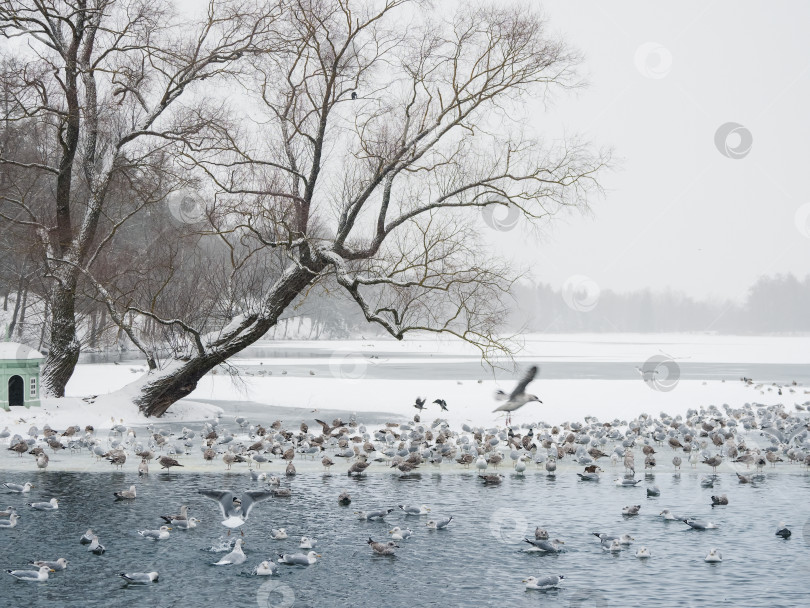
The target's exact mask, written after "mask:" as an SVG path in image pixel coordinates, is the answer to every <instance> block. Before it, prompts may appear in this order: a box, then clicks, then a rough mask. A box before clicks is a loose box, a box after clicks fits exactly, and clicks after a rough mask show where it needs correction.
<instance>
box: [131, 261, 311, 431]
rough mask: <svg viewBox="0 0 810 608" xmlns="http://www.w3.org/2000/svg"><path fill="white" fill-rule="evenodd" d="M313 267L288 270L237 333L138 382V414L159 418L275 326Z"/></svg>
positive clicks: (303, 286)
mask: <svg viewBox="0 0 810 608" xmlns="http://www.w3.org/2000/svg"><path fill="white" fill-rule="evenodd" d="M313 267H315V264H313V263H310V264H308V265H307V267H306V268H305V267H303V266H301V267H291V268H288V269H287V271H285V272H284V274H283V275H282V276H281V278H280V279H279V280H278V281H277V282H276V284H275V285H274V286H273V288H272V289H271V291H270V293H269V295H268V297H267V298H266V299H265V302H264V308H263V310H262V312H261V314H260V315H257V316H256V317H254V318H251V319H248V320H246V321H247V323H246V324H244V326H243V327H242V328H241V330H240V331H238V332H236V333H234V334H233V335H228V334H225V335H224V336H223V337H220V338H219V339H218V340H213V341H212V343H211V344H210V345H209V348H208V349H207V350H206V351H205V352H204V353H197V354H195V355H193V356H192V357H190V358H189V359H188V360H185V361H177V362H175V363H174V364H173V365H172V366H171V367H169V368H167V369H164V370H155V371H152V372H150V373H149V374H147V376H146V379H145V381H144V379H140V380H139V381H138V384H140V387H139V388H140V390H139V395H138V396H137V397H136V398H135V403H136V405H137V406H138V408H139V409H140V411H141V412H142V413H143V414H144V415H146V416H156V417H160V416H162V415H163V414H164V413H165V412H166V410H168V409H169V407H170V406H171V405H172V404H173V403H175V402H176V401H178V400H179V399H182V398H183V397H186V396H187V395H189V394H190V393H191V392H192V391H193V390H194V389H195V388H197V383H198V382H199V381H200V379H201V378H202V377H203V376H205V374H207V373H208V372H209V371H211V370H212V369H214V368H215V367H216V366H217V365H219V364H220V363H223V362H224V361H226V360H227V359H228V358H229V357H231V356H232V355H234V354H236V353H238V352H239V351H241V350H243V349H244V348H246V347H248V346H250V345H251V344H253V343H254V342H256V341H257V340H259V339H261V338H262V337H263V336H264V335H265V334H266V333H267V332H268V331H269V330H270V329H271V328H272V327H274V326H275V324H276V323H277V322H278V318H279V316H280V315H281V313H282V312H284V309H286V308H287V306H289V305H290V304H291V303H292V302H293V300H295V298H296V297H297V296H298V294H300V293H301V292H302V291H303V290H304V288H305V287H306V286H307V285H309V284H310V283H311V282H312V281H313V280H314V279H315V278H316V277H317V276H318V271H319V270H320V268H313ZM124 390H126V389H124Z"/></svg>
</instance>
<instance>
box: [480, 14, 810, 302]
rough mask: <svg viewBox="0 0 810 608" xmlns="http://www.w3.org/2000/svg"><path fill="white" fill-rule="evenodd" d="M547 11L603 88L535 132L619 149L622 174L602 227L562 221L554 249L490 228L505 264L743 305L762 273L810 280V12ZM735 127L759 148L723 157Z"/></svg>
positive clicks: (560, 101)
mask: <svg viewBox="0 0 810 608" xmlns="http://www.w3.org/2000/svg"><path fill="white" fill-rule="evenodd" d="M536 5H537V6H542V8H543V10H544V12H545V13H546V15H547V16H548V18H549V21H550V25H551V27H552V29H553V30H555V31H558V32H560V33H562V34H564V35H565V37H566V39H567V40H568V41H570V43H572V44H573V45H574V46H576V47H578V48H579V49H580V50H581V51H582V52H583V53H584V54H585V64H584V66H583V67H584V70H585V72H586V73H587V75H588V79H589V81H590V86H589V87H588V88H587V89H585V90H583V91H580V92H578V93H577V94H575V95H573V96H571V95H566V96H560V95H558V96H557V99H556V103H555V105H554V107H552V108H550V109H549V110H547V111H546V113H545V114H544V115H542V116H541V117H539V118H538V119H537V123H536V126H537V127H538V128H540V129H542V130H545V131H547V132H554V129H555V127H556V126H558V125H562V126H563V127H564V128H565V131H566V132H567V133H573V132H579V133H582V134H584V135H586V136H587V138H588V139H590V140H592V141H594V142H595V143H597V144H601V145H608V146H612V147H614V148H615V153H616V156H617V157H619V159H620V166H619V167H618V169H617V170H616V171H614V172H612V173H611V174H609V175H607V176H606V178H605V179H604V180H603V183H604V185H605V186H606V187H607V188H608V192H607V193H606V196H605V197H604V198H603V199H602V200H596V201H595V202H594V204H593V205H592V212H593V213H592V214H591V215H590V216H587V217H582V216H581V215H573V216H570V217H567V218H565V219H563V220H562V221H558V222H556V224H555V225H554V227H553V228H552V229H551V230H550V231H549V232H548V233H547V234H545V235H544V236H543V238H542V241H541V242H539V243H538V242H533V243H529V242H521V241H522V240H523V239H521V238H519V237H518V238H515V237H516V236H517V234H516V232H517V231H518V230H519V228H516V229H515V231H513V232H507V233H503V234H500V233H497V232H494V231H493V233H492V238H493V239H494V240H495V242H496V243H497V244H498V245H499V246H501V247H503V251H504V252H505V253H507V254H509V255H514V256H516V258H517V261H520V262H522V263H523V264H530V265H531V266H532V269H533V275H534V278H535V279H536V280H538V281H541V282H545V283H550V284H551V285H553V286H554V287H555V288H559V287H560V286H561V285H563V284H564V282H565V281H566V279H567V278H568V277H569V276H571V275H585V276H587V277H590V278H591V279H593V281H595V282H596V284H597V285H599V286H600V288H602V289H608V288H609V289H613V290H618V291H624V290H632V289H639V288H643V287H647V286H649V287H652V288H655V289H660V288H664V287H667V286H671V287H673V288H675V289H678V290H681V291H683V292H685V293H687V294H688V295H691V296H695V297H700V298H704V297H713V296H717V297H722V298H733V299H735V300H738V301H739V300H741V299H742V298H743V297H744V295H745V292H746V290H747V288H748V287H749V286H750V285H751V284H752V283H754V282H755V281H756V279H757V277H758V276H760V275H762V274H774V273H785V272H793V273H794V274H796V275H798V276H800V277H803V276H804V275H806V274H808V273H810V218H808V219H806V224H800V225H797V223H796V214H797V211H798V210H799V209H800V208H801V207H802V206H803V205H810V192H809V191H808V190H809V189H810V187H809V186H808V179H807V168H808V161H810V118H808V109H809V108H810V39H808V36H807V35H806V32H803V31H802V29H803V28H805V27H806V24H807V23H810V4H807V3H799V2H767V3H765V2H750V1H747V2H739V1H736V0H735V1H733V2H732V1H729V0H726V1H720V2H704V1H700V2H671V3H657V2H656V3H652V2H611V3H607V2H601V1H594V0H588V1H583V0H577V1H574V2H571V1H568V0H565V1H563V0H557V1H553V2H544V3H539V2H538V3H536ZM647 43H654V44H649V45H647V46H642V45H645V44H647ZM656 45H660V46H656ZM640 47H641V50H639V49H640ZM661 47H663V50H661ZM645 49H649V52H647V53H646V54H645V52H644V51H645ZM637 52H638V57H637ZM670 57H671V61H670ZM642 72H644V73H645V74H646V75H647V76H646V77H645V75H643V74H642ZM649 76H651V77H649ZM537 107H538V111H539V110H540V109H542V106H541V105H540V103H539V102H538V104H537ZM538 114H539V112H538ZM728 122H736V123H739V124H741V125H743V127H745V128H747V129H748V130H749V131H750V133H751V136H752V138H753V144H752V146H751V148H750V151H749V152H748V154H747V155H745V156H744V157H742V158H738V159H732V158H727V157H725V156H723V155H722V154H721V153H720V152H719V151H718V149H717V148H716V147H715V132H716V131H717V129H718V128H719V127H720V126H721V125H723V124H725V123H728ZM737 137H738V135H735V134H732V135H730V137H729V138H728V140H727V144H728V145H729V146H730V147H731V148H735V147H737V146H738V145H739V143H740V140H739V139H737ZM803 209H804V211H805V214H804V216H807V215H810V206H808V207H804V208H803ZM799 215H800V216H801V212H799ZM802 226H804V228H803V229H804V231H805V235H803V234H802V233H801V232H800V227H802Z"/></svg>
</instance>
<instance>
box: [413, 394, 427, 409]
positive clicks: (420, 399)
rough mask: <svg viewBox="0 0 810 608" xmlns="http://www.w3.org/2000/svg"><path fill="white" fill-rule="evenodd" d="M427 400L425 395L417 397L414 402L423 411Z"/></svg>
mask: <svg viewBox="0 0 810 608" xmlns="http://www.w3.org/2000/svg"><path fill="white" fill-rule="evenodd" d="M425 401H426V399H425V398H424V397H417V398H416V403H414V404H413V406H414V407H415V408H416V409H418V410H419V411H420V412H421V411H422V410H423V409H425Z"/></svg>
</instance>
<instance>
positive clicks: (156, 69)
mask: <svg viewBox="0 0 810 608" xmlns="http://www.w3.org/2000/svg"><path fill="white" fill-rule="evenodd" d="M171 6H172V5H171V3H170V2H166V1H164V0H0V35H2V36H3V37H5V38H6V39H8V42H9V44H8V45H7V49H8V50H6V51H4V55H5V56H4V58H3V59H4V60H5V63H6V69H5V70H4V71H3V82H2V91H3V94H4V99H3V108H4V111H5V116H4V119H5V121H6V122H9V121H11V122H16V123H25V124H26V125H28V126H29V128H30V129H32V130H34V131H35V132H36V141H37V149H36V154H34V155H33V157H31V155H30V154H29V155H28V156H20V155H18V154H17V150H16V149H14V148H4V149H3V150H2V152H0V167H2V168H14V169H15V170H16V171H17V172H18V173H19V171H23V172H24V173H25V176H24V178H23V177H19V176H18V179H16V181H15V182H14V183H7V184H5V185H4V188H3V192H2V196H0V218H2V219H4V220H6V221H9V222H14V223H15V224H17V225H22V226H27V227H29V228H31V229H33V230H34V231H35V233H36V234H37V237H38V239H39V242H40V246H41V248H42V250H43V252H44V255H43V258H44V259H46V261H47V262H46V264H45V272H46V275H47V276H48V277H49V278H50V279H51V287H50V294H49V298H48V301H49V304H50V316H51V319H50V321H51V322H50V339H49V350H48V357H47V359H46V362H45V366H44V369H43V386H44V388H45V389H46V392H47V393H48V394H50V395H52V396H62V395H64V390H65V385H66V383H67V381H68V380H69V378H70V376H71V374H72V373H73V369H74V367H75V364H76V361H77V360H78V356H79V352H80V342H79V340H78V338H77V320H76V314H77V311H76V305H77V302H76V299H77V293H78V292H79V289H80V286H79V280H80V277H82V276H83V275H85V274H87V273H89V272H92V271H93V270H94V268H93V267H94V264H95V263H96V262H98V260H100V259H101V258H102V257H103V252H104V250H105V247H106V246H107V245H108V244H109V243H110V241H111V237H112V235H114V234H115V233H116V231H117V230H118V229H119V228H120V227H121V225H122V224H123V223H124V222H125V221H126V220H127V219H129V218H130V217H132V216H133V215H134V214H135V213H137V212H138V210H139V209H140V208H142V207H144V206H145V205H148V204H150V203H153V202H155V200H159V197H160V196H162V195H165V189H163V190H162V191H161V190H160V189H157V190H156V191H155V192H153V193H152V194H153V195H156V196H158V198H154V197H153V196H151V195H148V196H146V197H142V198H140V199H137V198H135V199H133V198H130V199H129V201H130V202H131V201H132V200H137V201H138V202H137V203H135V204H134V207H133V206H132V205H130V206H127V205H123V204H117V203H118V202H120V201H112V200H111V197H110V191H111V184H113V182H114V181H115V179H117V178H120V179H133V178H140V182H141V183H148V182H149V181H150V179H151V180H152V181H155V180H158V181H159V180H160V177H159V174H160V173H161V171H162V170H163V166H162V164H161V162H160V161H161V158H160V155H161V153H162V152H163V150H164V149H165V148H166V147H168V146H172V145H175V143H176V142H178V141H182V142H184V143H185V144H186V145H187V149H191V148H193V147H195V146H197V145H199V138H200V137H203V136H202V135H201V133H202V132H203V131H204V130H205V129H206V128H207V126H208V125H209V123H210V122H212V121H214V120H215V119H216V118H217V115H218V108H217V107H216V104H212V103H210V102H209V101H208V100H207V99H206V96H205V94H204V92H203V91H201V87H200V86H197V83H199V82H200V81H202V80H205V79H207V78H212V79H216V77H221V76H223V75H228V74H233V73H234V70H235V69H236V68H235V67H234V66H235V65H236V64H238V62H239V61H240V60H241V59H242V58H243V57H245V56H249V55H250V54H251V53H254V52H256V51H257V49H258V48H262V49H264V50H266V49H267V48H268V45H267V41H266V40H265V39H264V37H265V35H266V34H267V32H268V31H269V25H270V24H271V23H272V21H273V12H272V11H267V10H264V11H261V12H259V11H257V10H254V9H255V7H254V6H253V3H252V2H249V1H236V0H234V1H228V0H216V1H215V0H212V1H211V2H210V3H209V4H208V10H207V12H206V14H205V15H204V17H203V18H202V20H201V21H200V22H195V23H185V22H183V21H182V20H180V19H178V18H177V17H176V16H175V15H174V14H173V13H172V10H171ZM184 100H185V101H184ZM147 176H151V178H148V177H147ZM100 227H104V230H101V231H100ZM151 365H152V366H154V363H153V362H151Z"/></svg>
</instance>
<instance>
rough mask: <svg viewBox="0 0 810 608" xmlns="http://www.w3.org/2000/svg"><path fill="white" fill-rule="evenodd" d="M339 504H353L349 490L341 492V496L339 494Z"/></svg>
mask: <svg viewBox="0 0 810 608" xmlns="http://www.w3.org/2000/svg"><path fill="white" fill-rule="evenodd" d="M338 504H339V505H341V506H343V507H345V506H347V505H350V504H352V497H351V496H349V493H348V492H341V493H340V496H338Z"/></svg>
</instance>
